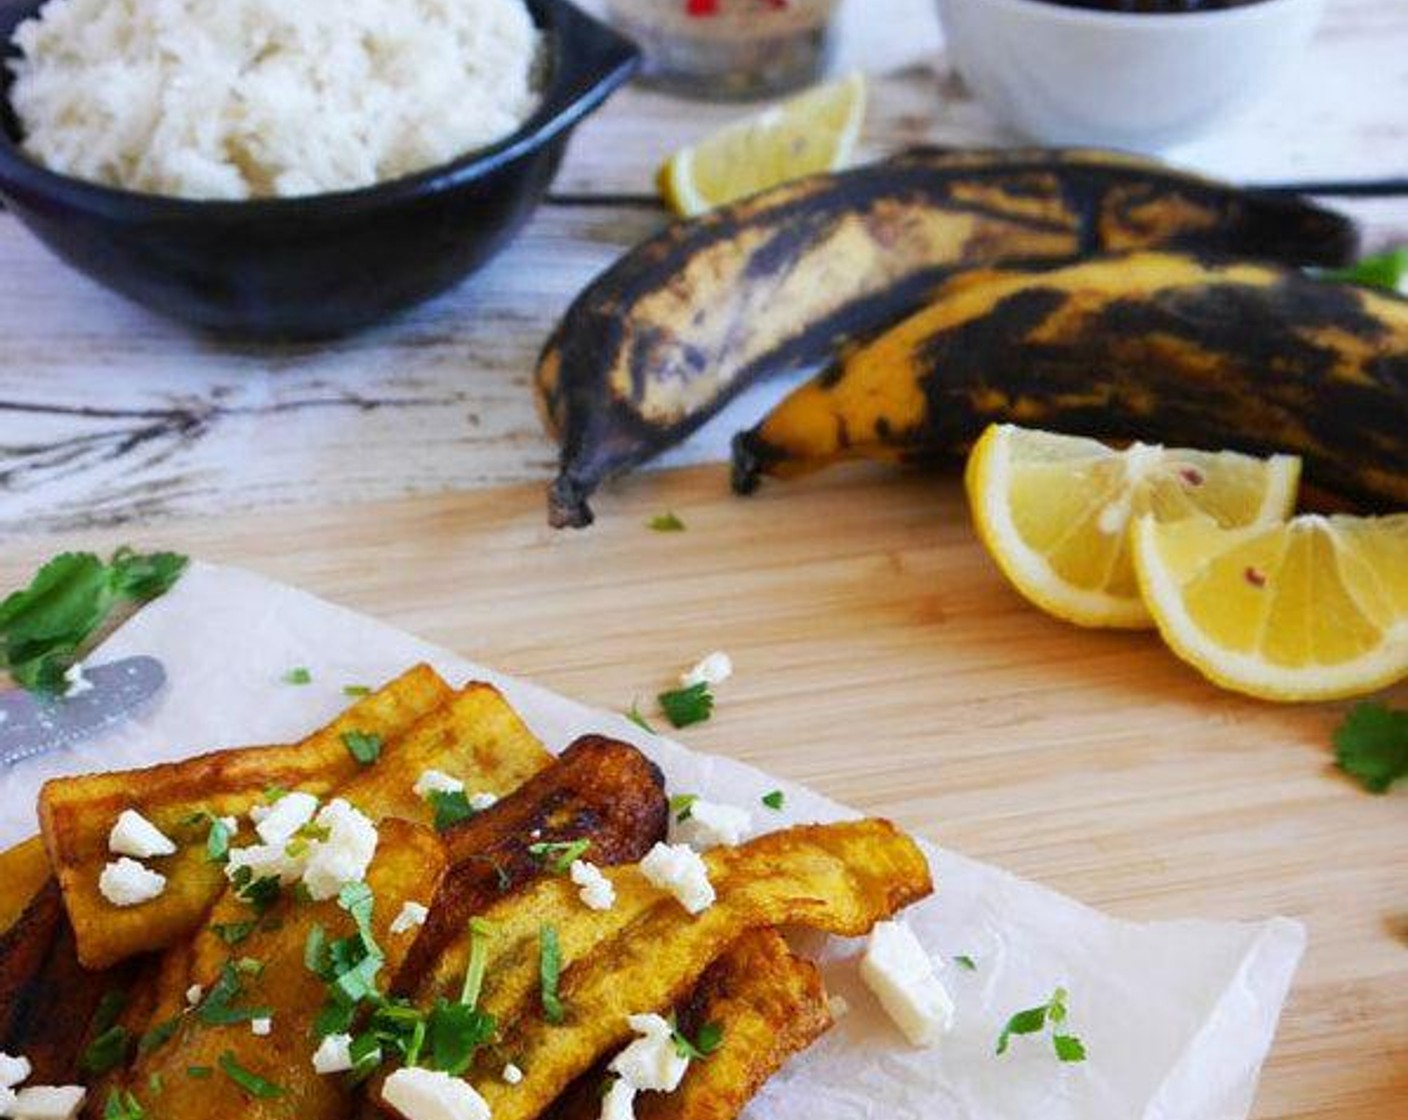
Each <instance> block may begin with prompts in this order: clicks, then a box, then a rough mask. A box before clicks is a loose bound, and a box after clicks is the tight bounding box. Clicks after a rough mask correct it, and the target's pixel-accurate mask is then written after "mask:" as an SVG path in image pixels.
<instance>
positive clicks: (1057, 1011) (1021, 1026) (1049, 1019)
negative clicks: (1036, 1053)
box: [997, 988, 1085, 1062]
mask: <svg viewBox="0 0 1408 1120" xmlns="http://www.w3.org/2000/svg"><path fill="white" fill-rule="evenodd" d="M1068 998H1069V994H1068V993H1067V991H1066V989H1065V988H1057V989H1056V990H1055V991H1054V992H1052V993H1051V998H1050V999H1049V1000H1047V1001H1046V1002H1045V1003H1043V1004H1041V1005H1040V1006H1039V1007H1029V1008H1027V1009H1026V1010H1025V1011H1018V1012H1017V1013H1016V1014H1015V1015H1013V1016H1012V1018H1010V1019H1008V1020H1007V1025H1006V1026H1005V1027H1003V1028H1002V1034H1000V1035H999V1036H998V1039H997V1052H998V1054H1005V1053H1007V1048H1008V1046H1009V1045H1010V1044H1011V1041H1012V1038H1013V1036H1014V1035H1021V1034H1040V1033H1041V1032H1042V1031H1044V1030H1046V1029H1047V1028H1048V1027H1049V1028H1050V1031H1051V1048H1052V1049H1053V1050H1054V1051H1055V1052H1056V1057H1057V1058H1059V1059H1060V1060H1061V1061H1063V1062H1083V1061H1085V1044H1084V1043H1083V1042H1081V1040H1080V1039H1079V1038H1077V1037H1076V1036H1075V1035H1073V1034H1067V1033H1066V1032H1065V1031H1064V1030H1063V1029H1062V1028H1063V1027H1064V1026H1065V1023H1066V1000H1067V999H1068Z"/></svg>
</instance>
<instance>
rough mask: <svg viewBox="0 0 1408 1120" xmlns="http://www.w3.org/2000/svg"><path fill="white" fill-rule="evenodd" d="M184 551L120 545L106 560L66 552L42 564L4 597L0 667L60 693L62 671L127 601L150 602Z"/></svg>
mask: <svg viewBox="0 0 1408 1120" xmlns="http://www.w3.org/2000/svg"><path fill="white" fill-rule="evenodd" d="M185 567H186V558H185V557H184V556H178V555H177V554H175V553H172V552H157V553H152V554H150V555H145V556H144V555H139V554H138V553H135V552H133V551H132V550H131V549H130V548H119V549H118V550H117V551H116V552H114V553H113V554H112V557H111V559H110V560H109V561H108V562H107V563H106V564H105V563H103V561H102V560H100V559H99V558H98V557H97V556H96V555H94V554H93V553H91V552H65V553H63V554H61V555H59V556H55V557H54V558H53V559H52V560H50V561H49V562H48V563H47V564H45V565H44V566H43V567H42V568H40V569H39V571H38V572H37V573H35V576H34V578H33V579H32V580H30V582H29V586H28V587H25V588H24V589H22V590H20V591H15V592H13V593H12V594H11V595H9V596H7V597H6V598H5V600H4V601H3V602H0V669H6V670H8V671H9V673H10V675H11V676H12V677H13V678H14V680H15V683H16V684H18V685H20V686H21V687H22V688H26V689H28V690H30V691H31V692H41V693H49V694H52V695H62V694H63V693H64V692H66V691H67V690H68V687H69V683H70V682H69V681H68V680H67V679H66V678H65V676H64V674H65V673H66V672H67V671H68V670H69V669H70V668H72V667H73V665H75V664H76V663H77V661H78V657H79V651H80V649H81V648H82V646H83V644H84V643H85V642H86V641H87V640H88V639H89V638H90V637H92V635H93V633H94V632H95V631H96V630H97V629H98V628H99V627H101V626H102V625H103V623H104V622H105V621H106V620H107V618H108V616H109V615H110V614H111V613H112V610H113V608H114V607H116V606H117V605H118V604H119V603H122V602H132V603H144V602H146V601H148V600H150V599H155V598H156V597H157V596H158V595H161V594H163V593H164V592H166V591H167V590H168V589H169V588H170V587H171V585H172V584H174V583H175V582H176V580H177V579H178V578H180V575H181V572H182V571H183V570H184V569H185Z"/></svg>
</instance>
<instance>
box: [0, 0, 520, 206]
mask: <svg viewBox="0 0 1408 1120" xmlns="http://www.w3.org/2000/svg"><path fill="white" fill-rule="evenodd" d="M14 41H15V43H16V44H17V45H18V46H19V48H20V49H21V51H23V55H24V57H23V58H22V59H20V60H18V61H17V62H16V63H15V64H14V68H15V74H16V79H15V82H14V87H13V90H12V92H11V95H10V100H11V102H12V104H13V106H14V109H15V112H16V114H17V115H18V117H19V120H20V124H21V126H22V128H23V129H24V148H25V150H26V151H27V152H28V153H29V154H30V156H31V157H33V158H34V159H36V160H38V161H39V162H40V163H42V164H44V166H46V167H48V168H50V169H52V170H54V171H60V172H63V173H65V174H68V175H74V176H77V177H79V178H82V179H90V180H94V181H97V182H102V183H109V184H112V185H115V186H123V187H127V188H130V189H132V190H138V191H145V192H149V193H154V194H164V195H176V196H181V197H186V198H222V199H241V198H252V197H267V196H287V195H306V194H317V193H321V192H324V191H337V190H347V189H350V188H354V187H361V186H366V185H368V184H370V183H375V182H380V181H382V180H385V179H391V178H395V177H396V176H399V175H405V174H408V173H410V172H413V171H419V170H423V169H424V168H427V167H432V166H434V165H435V164H438V163H444V162H445V161H447V160H450V159H453V158H455V157H456V156H458V155H460V154H462V153H465V152H468V151H471V150H473V149H475V148H481V147H484V146H486V145H488V144H491V143H493V142H494V141H496V140H499V139H501V138H503V137H504V136H506V135H508V134H509V133H511V132H513V131H514V130H515V129H516V128H518V126H519V125H521V124H522V123H523V121H524V120H525V119H527V117H528V116H529V115H530V114H531V113H532V111H533V109H534V107H535V105H536V103H537V100H538V97H537V93H536V92H535V89H534V76H535V73H536V57H537V52H538V46H539V35H538V32H537V29H536V28H535V27H534V25H533V22H532V19H531V18H530V16H529V14H528V11H527V8H526V7H525V6H524V3H523V0H49V3H47V4H45V5H44V7H43V8H42V9H41V10H40V14H39V16H38V17H37V18H35V19H31V20H27V21H25V22H24V23H22V24H21V25H20V26H19V28H18V29H17V30H16V32H15V36H14Z"/></svg>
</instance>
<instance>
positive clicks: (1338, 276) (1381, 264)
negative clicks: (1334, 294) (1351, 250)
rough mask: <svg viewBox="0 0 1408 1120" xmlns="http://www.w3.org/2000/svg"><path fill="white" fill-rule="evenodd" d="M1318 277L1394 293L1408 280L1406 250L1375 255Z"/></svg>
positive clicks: (1401, 249) (1394, 250)
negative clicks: (1384, 289)
mask: <svg viewBox="0 0 1408 1120" xmlns="http://www.w3.org/2000/svg"><path fill="white" fill-rule="evenodd" d="M1320 276H1321V278H1322V279H1324V280H1339V281H1343V282H1345V283H1349V284H1363V285H1364V286H1365V287H1369V288H1386V289H1388V290H1389V291H1391V292H1396V291H1399V290H1400V289H1401V287H1402V285H1403V282H1404V280H1405V279H1408V248H1399V249H1391V250H1389V251H1388V252H1386V253H1376V254H1374V255H1373V256H1370V257H1365V258H1364V259H1363V260H1361V261H1359V262H1358V263H1357V264H1352V265H1350V266H1349V267H1348V268H1334V269H1327V270H1325V271H1324V272H1321V273H1320Z"/></svg>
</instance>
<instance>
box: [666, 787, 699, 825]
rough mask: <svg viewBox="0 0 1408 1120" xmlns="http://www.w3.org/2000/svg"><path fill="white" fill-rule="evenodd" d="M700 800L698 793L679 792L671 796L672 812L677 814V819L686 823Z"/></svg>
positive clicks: (681, 822)
mask: <svg viewBox="0 0 1408 1120" xmlns="http://www.w3.org/2000/svg"><path fill="white" fill-rule="evenodd" d="M698 800H699V795H698V794H697V793H677V794H675V796H674V797H672V798H670V812H671V813H673V814H674V815H675V820H676V821H677V822H678V823H680V824H684V822H685V821H687V820H689V818H690V817H691V816H693V814H694V803H695V802H696V801H698Z"/></svg>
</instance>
